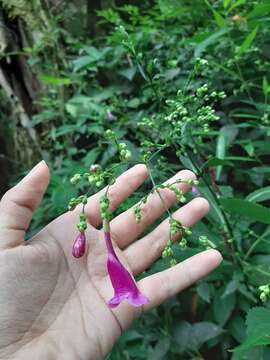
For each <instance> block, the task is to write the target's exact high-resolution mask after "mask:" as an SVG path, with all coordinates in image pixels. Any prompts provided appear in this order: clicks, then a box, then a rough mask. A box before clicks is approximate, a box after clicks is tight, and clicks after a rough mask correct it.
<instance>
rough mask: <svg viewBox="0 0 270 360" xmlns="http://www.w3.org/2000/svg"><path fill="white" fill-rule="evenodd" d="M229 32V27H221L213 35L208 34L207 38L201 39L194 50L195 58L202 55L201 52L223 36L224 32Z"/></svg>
mask: <svg viewBox="0 0 270 360" xmlns="http://www.w3.org/2000/svg"><path fill="white" fill-rule="evenodd" d="M227 32H228V30H227V29H221V30H219V31H217V32H215V33H213V34H212V35H210V36H208V37H207V38H206V39H204V40H203V41H201V42H200V43H199V44H198V45H197V46H196V47H195V50H194V56H195V58H197V57H200V56H201V54H202V53H203V52H204V50H205V49H206V48H207V47H208V46H210V45H213V44H216V42H217V40H218V39H219V38H220V37H222V36H223V35H224V34H226V33H227Z"/></svg>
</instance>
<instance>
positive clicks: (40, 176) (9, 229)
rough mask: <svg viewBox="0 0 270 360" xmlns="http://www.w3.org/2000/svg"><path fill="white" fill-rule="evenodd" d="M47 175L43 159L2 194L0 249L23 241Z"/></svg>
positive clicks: (39, 199) (0, 204)
mask: <svg viewBox="0 0 270 360" xmlns="http://www.w3.org/2000/svg"><path fill="white" fill-rule="evenodd" d="M49 177H50V174H49V168H48V166H47V165H46V163H45V161H41V162H40V163H39V164H37V165H36V166H35V167H34V168H33V169H32V170H31V171H30V173H29V174H28V175H27V176H26V177H25V178H24V179H23V180H22V181H20V182H19V183H18V184H17V185H16V186H14V187H13V188H11V189H10V190H8V191H7V192H6V193H5V194H4V196H3V198H2V200H1V202H0V237H1V241H0V250H3V249H6V248H9V247H13V246H16V245H19V244H21V243H23V241H24V236H25V231H26V230H27V228H28V226H29V224H30V221H31V219H32V216H33V212H34V210H35V209H36V208H37V206H38V205H39V203H40V201H41V199H42V198H43V195H44V192H45V190H46V189H47V186H48V183H49Z"/></svg>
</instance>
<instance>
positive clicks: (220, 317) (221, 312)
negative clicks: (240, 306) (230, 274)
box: [213, 289, 236, 326]
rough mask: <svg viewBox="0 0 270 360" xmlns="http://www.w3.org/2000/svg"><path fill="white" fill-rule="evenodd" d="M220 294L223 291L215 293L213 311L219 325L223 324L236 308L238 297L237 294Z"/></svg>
mask: <svg viewBox="0 0 270 360" xmlns="http://www.w3.org/2000/svg"><path fill="white" fill-rule="evenodd" d="M222 292H223V289H222ZM220 295H221V291H219V292H217V293H216V294H215V298H214V303H213V312H214V318H215V320H216V321H217V322H218V324H219V325H221V326H223V325H224V324H225V323H226V322H227V320H228V319H229V317H230V315H231V313H232V311H233V309H234V306H235V301H236V298H235V294H231V295H228V296H226V297H223V298H222V297H221V296H220Z"/></svg>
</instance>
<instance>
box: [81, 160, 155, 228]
mask: <svg viewBox="0 0 270 360" xmlns="http://www.w3.org/2000/svg"><path fill="white" fill-rule="evenodd" d="M147 176H148V173H147V168H146V166H145V165H143V164H138V165H135V166H133V167H132V168H131V169H129V170H127V171H126V172H124V173H123V174H122V175H120V176H119V177H118V178H117V179H116V182H115V183H114V184H113V185H112V186H110V188H109V192H108V198H109V200H110V210H111V211H114V210H115V209H116V208H117V207H118V206H119V205H120V204H121V203H122V202H123V201H124V200H125V199H126V198H128V197H129V196H130V195H131V194H132V193H134V191H135V190H136V189H137V188H138V187H139V186H140V185H141V184H142V183H143V182H144V180H145V179H146V178H147ZM106 189H107V188H104V189H102V190H101V191H99V192H98V193H97V194H95V195H93V196H91V197H90V198H89V199H88V203H87V206H86V208H85V214H86V216H87V219H88V221H89V222H90V224H92V225H93V226H96V227H97V226H99V225H100V223H101V218H100V211H99V201H100V198H101V196H102V195H103V194H104V193H105V191H106Z"/></svg>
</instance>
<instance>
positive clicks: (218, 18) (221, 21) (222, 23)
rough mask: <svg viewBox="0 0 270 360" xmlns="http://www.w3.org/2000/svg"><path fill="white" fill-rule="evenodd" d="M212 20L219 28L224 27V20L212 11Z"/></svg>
mask: <svg viewBox="0 0 270 360" xmlns="http://www.w3.org/2000/svg"><path fill="white" fill-rule="evenodd" d="M213 14H214V18H215V20H216V23H217V25H218V26H219V27H220V28H224V27H226V20H225V19H224V18H223V17H222V16H221V15H220V13H218V12H217V11H215V10H213Z"/></svg>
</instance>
